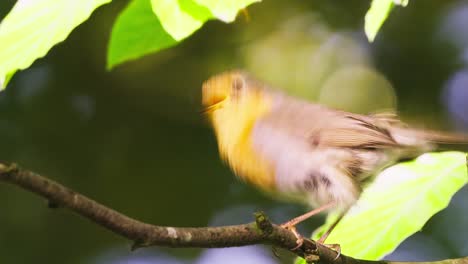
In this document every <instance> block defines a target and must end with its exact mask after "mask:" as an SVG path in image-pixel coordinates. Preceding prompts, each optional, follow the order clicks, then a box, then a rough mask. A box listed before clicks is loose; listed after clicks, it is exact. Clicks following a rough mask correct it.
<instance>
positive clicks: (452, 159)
mask: <svg viewBox="0 0 468 264" xmlns="http://www.w3.org/2000/svg"><path fill="white" fill-rule="evenodd" d="M467 182H468V176H467V168H466V154H464V153H461V152H442V153H427V154H424V155H422V156H420V157H418V158H417V159H415V160H414V161H410V162H405V163H400V164H398V165H395V166H393V167H390V168H388V169H386V170H385V171H383V172H382V173H381V174H379V175H378V176H377V177H376V179H375V180H374V181H373V182H372V183H371V184H370V185H369V186H367V188H366V189H365V190H364V192H363V194H362V196H361V197H360V199H359V200H358V202H357V203H356V205H355V206H354V207H352V208H351V209H350V211H349V212H348V213H347V214H346V216H345V217H344V218H343V220H342V221H341V222H340V223H339V224H338V225H337V227H336V228H335V230H334V231H333V232H332V233H331V235H330V236H329V238H328V239H327V243H338V244H340V245H341V250H342V252H343V254H346V255H348V256H352V257H355V258H360V259H368V260H377V259H381V258H383V257H384V256H385V255H387V254H389V253H391V252H392V251H393V250H394V249H395V248H396V247H397V246H398V245H399V244H400V243H401V242H403V240H405V239H406V238H407V237H409V236H410V235H412V234H414V233H415V232H418V231H419V230H421V228H422V227H423V226H424V224H425V223H426V222H427V221H428V220H429V218H431V216H433V215H434V214H435V213H437V212H439V211H440V210H442V209H444V208H445V207H447V205H448V204H449V202H450V199H451V198H452V196H453V195H454V194H455V193H456V192H457V191H458V190H459V189H461V188H462V187H463V186H464V185H465V184H466V183H467ZM334 217H336V215H335V216H333V215H331V216H329V217H328V218H327V222H326V223H325V225H324V226H322V227H320V228H319V230H318V232H316V233H315V234H314V236H313V237H314V238H317V237H319V235H320V233H321V232H322V231H323V230H325V229H326V228H327V227H328V226H329V225H330V224H331V223H332V221H333V218H334ZM299 263H304V262H303V261H302V260H301V261H299Z"/></svg>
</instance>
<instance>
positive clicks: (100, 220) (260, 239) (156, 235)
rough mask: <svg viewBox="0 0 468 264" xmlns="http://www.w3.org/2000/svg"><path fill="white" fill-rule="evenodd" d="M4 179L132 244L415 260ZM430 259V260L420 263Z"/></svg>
mask: <svg viewBox="0 0 468 264" xmlns="http://www.w3.org/2000/svg"><path fill="white" fill-rule="evenodd" d="M0 181H4V182H7V183H10V184H13V185H17V186H19V187H21V188H23V189H25V190H28V191H31V192H34V193H36V194H38V195H39V196H42V197H44V198H46V199H48V201H49V204H50V205H51V206H52V205H53V206H60V207H66V208H68V209H70V210H71V211H73V212H75V213H77V214H79V215H81V216H83V217H85V218H87V219H89V220H91V221H93V222H95V223H96V224H98V225H100V226H102V227H104V228H107V229H109V230H110V231H112V232H114V233H116V234H119V235H121V236H123V237H125V238H127V239H129V240H131V241H133V242H134V244H133V246H132V249H136V248H140V247H149V246H165V247H175V248H179V247H180V248H182V247H199V248H221V247H237V246H246V245H254V244H268V245H273V246H275V247H278V248H284V249H286V250H289V251H291V252H293V253H294V254H296V255H297V256H300V257H303V258H305V259H306V260H308V262H315V263H335V264H386V263H392V264H402V263H408V264H410V263H411V262H388V261H367V260H358V259H354V258H351V257H348V256H345V255H340V256H339V257H338V258H337V259H335V258H336V256H337V253H336V252H335V251H333V250H331V249H329V248H328V247H325V246H323V245H320V244H316V243H315V242H314V241H312V240H308V239H306V240H305V241H304V243H303V245H302V246H301V247H299V248H297V249H294V248H295V247H296V245H297V244H296V237H295V236H294V234H293V233H292V232H290V231H289V230H286V229H284V228H282V227H280V226H278V225H275V224H272V223H271V222H270V221H269V220H268V218H267V217H266V216H265V215H264V214H263V213H257V214H256V215H255V220H256V221H255V222H252V223H248V224H243V225H235V226H222V227H200V228H191V227H167V226H155V225H150V224H147V223H143V222H140V221H138V220H135V219H133V218H130V217H128V216H126V215H123V214H121V213H119V212H117V211H115V210H113V209H111V208H108V207H106V206H104V205H102V204H100V203H98V202H96V201H94V200H92V199H90V198H87V197H86V196H84V195H81V194H79V193H77V192H75V191H73V190H71V189H69V188H67V187H65V186H63V185H61V184H59V183H57V182H55V181H52V180H50V179H48V178H45V177H43V176H41V175H39V174H36V173H34V172H31V171H28V170H24V169H21V168H19V167H18V166H16V165H15V164H5V163H0ZM420 263H424V262H420ZM427 263H428V264H429V263H431V264H468V257H465V258H460V259H453V260H443V261H436V262H427Z"/></svg>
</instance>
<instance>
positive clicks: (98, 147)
mask: <svg viewBox="0 0 468 264" xmlns="http://www.w3.org/2000/svg"><path fill="white" fill-rule="evenodd" d="M129 2H130V1H114V2H112V3H111V4H109V5H106V6H105V8H104V7H103V8H99V9H97V10H96V11H95V12H94V13H93V15H92V16H91V18H90V19H89V20H87V21H86V22H85V23H83V24H82V25H80V26H79V27H77V28H76V30H74V31H73V32H72V33H71V34H70V35H69V37H68V39H67V40H66V41H65V42H63V43H60V44H59V45H57V46H56V47H54V48H53V49H52V50H51V51H50V52H49V54H48V55H47V56H46V58H45V59H40V60H38V61H37V62H35V63H34V64H33V66H32V67H31V68H29V69H27V70H24V71H22V72H18V73H17V74H16V76H15V77H14V78H13V79H12V80H11V83H10V84H9V87H8V89H6V90H4V91H3V92H2V93H1V94H0V138H1V151H0V160H7V161H14V162H17V163H19V164H20V165H21V166H23V167H25V168H29V169H31V170H34V171H37V172H39V173H42V174H44V175H46V176H49V177H51V178H52V179H54V180H57V181H59V182H61V183H64V184H65V185H67V186H70V187H71V188H73V189H76V190H77V191H79V192H82V193H83V194H85V195H88V196H90V197H91V198H93V199H96V200H98V201H101V202H103V203H104V204H106V205H108V206H111V207H113V208H115V209H117V210H119V211H121V212H123V213H126V214H128V215H130V216H132V217H135V218H137V219H140V220H143V221H146V222H149V223H153V224H159V225H173V226H206V225H210V224H217V225H221V224H236V223H241V222H245V221H249V220H251V219H252V218H253V217H252V216H251V214H252V213H253V212H254V211H255V210H257V209H263V210H266V211H267V213H268V214H269V215H270V216H271V217H272V219H273V220H274V221H275V222H282V221H285V220H286V219H288V218H290V217H292V216H295V215H298V214H300V213H302V212H303V211H304V210H305V209H304V208H301V207H298V206H295V205H289V204H284V203H281V202H278V201H272V200H270V199H269V198H267V197H264V196H263V195H262V194H260V193H258V191H256V190H254V189H252V188H251V187H249V186H247V185H245V184H242V183H239V182H238V181H237V180H236V179H235V178H234V177H233V176H232V173H231V172H230V171H229V170H228V169H227V168H226V167H225V166H224V165H223V164H222V162H221V161H220V160H219V157H218V153H217V149H216V142H215V139H214V137H213V135H212V133H211V130H210V128H209V127H208V126H207V124H206V122H205V120H204V118H203V116H201V115H200V114H199V110H200V105H199V99H200V86H201V83H202V81H203V80H205V79H206V78H208V77H209V76H210V75H212V74H215V73H218V72H221V71H224V70H227V69H232V68H247V69H248V70H250V71H252V72H253V74H254V75H256V76H260V77H261V78H262V79H264V80H266V81H268V82H270V83H271V84H272V85H274V86H277V87H282V88H284V89H287V90H288V91H291V93H295V94H296V95H300V96H304V97H307V98H309V99H314V100H320V98H322V99H323V98H326V99H327V100H329V98H330V96H325V95H326V94H327V93H328V92H327V93H325V92H324V91H329V90H328V89H338V88H339V87H340V86H344V87H346V86H347V85H348V84H349V83H351V82H350V80H349V79H348V77H346V76H349V74H348V75H346V74H342V72H343V71H344V70H349V71H352V70H353V68H354V66H359V67H365V69H366V70H367V71H368V72H372V74H369V76H379V77H378V78H375V79H374V80H384V81H382V83H390V84H391V88H389V87H387V88H384V90H385V91H390V92H388V98H389V99H388V100H387V99H386V100H383V101H382V102H384V103H385V104H387V103H389V102H392V101H391V100H395V98H397V99H398V100H395V101H396V102H394V103H392V105H394V106H397V107H398V110H399V111H400V113H401V114H402V116H403V118H404V119H405V120H406V121H409V122H411V123H415V124H420V125H421V124H424V125H425V126H427V127H431V128H442V129H447V130H449V129H452V128H453V127H454V126H456V125H458V124H457V123H454V122H452V121H451V119H450V116H449V115H448V112H447V110H446V109H445V107H444V104H443V96H442V94H443V91H442V89H443V87H444V85H445V84H446V83H447V81H448V80H449V79H450V78H451V76H452V75H453V74H454V73H455V72H456V71H459V70H462V69H463V67H464V65H463V63H462V62H461V60H460V56H461V54H462V53H463V51H461V50H460V49H459V48H458V47H457V46H456V45H454V44H453V43H452V42H450V40H449V39H448V38H447V37H446V36H444V35H442V34H440V30H441V25H442V24H443V23H444V21H445V19H446V18H447V17H449V16H450V15H451V12H452V11H451V10H454V9H460V10H461V9H462V7H463V1H461V0H460V1H455V0H452V1H411V2H410V5H408V6H407V7H406V8H399V9H395V10H394V12H393V14H392V16H391V19H389V20H388V21H386V22H385V24H384V25H383V27H382V29H381V31H380V33H379V37H378V38H376V41H375V42H374V43H373V44H372V45H369V44H368V43H367V41H366V39H365V35H364V32H363V30H362V29H363V23H364V20H363V18H364V16H365V13H366V12H367V9H368V8H369V2H368V1H362V0H353V1H339V0H329V1H302V0H294V1H279V0H270V1H264V2H263V3H261V4H256V5H252V7H249V8H248V13H249V16H250V20H249V21H246V19H243V18H242V17H239V18H238V20H237V21H236V22H235V23H232V24H225V23H221V22H219V21H208V22H207V23H206V25H205V26H204V27H202V28H201V29H200V30H199V31H198V32H197V34H193V35H192V36H191V37H190V38H187V39H185V40H184V41H182V42H181V43H180V44H179V45H177V46H174V47H172V48H170V49H165V50H161V51H160V52H158V53H156V54H152V55H150V56H145V57H143V58H141V59H140V60H137V61H132V62H128V63H125V64H122V65H120V66H119V67H116V68H115V69H114V70H113V71H111V72H106V71H105V68H106V64H107V62H106V58H105V54H106V52H107V47H108V43H109V39H111V28H112V26H113V24H114V21H118V19H119V18H118V16H119V14H120V13H121V12H122V11H123V10H125V8H126V7H127V5H128V4H129ZM14 3H15V1H12V0H6V1H0V17H1V18H3V17H5V15H6V14H7V13H8V11H9V10H10V9H11V8H12V6H13V4H14ZM296 21H299V22H296ZM129 30H130V29H129ZM289 33H291V34H289ZM460 35H462V34H460ZM129 51H131V50H129ZM268 51H269V52H268ZM283 51H287V52H283ZM295 51H297V52H295ZM262 54H265V55H262ZM260 55H262V56H261V57H257V56H260ZM282 55H284V56H282ZM129 58H130V57H129ZM350 75H352V74H350ZM343 76H345V77H343ZM352 77H353V76H352ZM309 80H314V82H310V83H309V85H308V81H309ZM330 80H332V81H330ZM355 80H356V85H350V86H351V87H356V88H357V89H359V87H361V85H364V84H367V85H366V89H372V87H375V89H378V91H377V94H378V95H381V94H384V93H383V92H379V91H380V89H382V88H381V87H380V85H376V84H375V83H374V84H373V81H372V80H371V79H369V80H371V81H365V82H364V81H362V79H360V78H356V79H355ZM379 82H380V81H379ZM327 83H328V84H327ZM325 84H327V85H325ZM367 86H368V87H367ZM376 86H377V87H376ZM324 87H325V88H324ZM337 87H338V88H337ZM372 92H373V93H374V92H376V91H372ZM335 93H336V98H337V100H336V101H333V103H334V104H336V106H342V107H343V108H348V107H356V108H354V109H357V110H359V111H369V110H370V108H369V107H368V106H366V104H367V103H366V98H362V99H359V100H358V101H359V103H357V104H353V105H350V104H348V103H347V101H343V100H344V99H347V98H343V100H342V99H340V97H341V96H342V93H338V92H335ZM332 95H333V93H332ZM331 97H333V96H331ZM393 97H395V98H393ZM392 98H393V99H392ZM379 99H380V98H379ZM389 100H390V101H389ZM370 101H376V100H374V99H373V98H368V99H367V102H370ZM340 102H341V103H340ZM342 102H344V103H342ZM327 103H330V102H327ZM384 103H379V104H377V105H376V106H373V107H372V109H375V108H379V107H385V106H386V105H385V104H384ZM360 105H363V106H362V107H360ZM358 108H359V109H358ZM467 198H468V191H467V189H466V188H464V189H462V191H461V192H459V193H458V194H457V195H456V196H455V198H454V199H453V201H452V203H451V205H450V206H449V207H448V208H447V209H446V210H444V211H442V212H441V213H440V214H437V215H436V216H435V217H434V218H432V219H431V220H430V221H429V223H428V224H427V225H426V226H425V227H424V228H423V231H422V232H419V233H417V234H416V235H415V236H413V237H411V238H410V239H408V240H407V242H405V243H403V245H402V246H401V247H400V249H398V250H397V251H396V253H394V255H392V256H391V258H393V259H402V258H403V259H405V260H428V259H436V258H449V257H458V256H461V255H468V247H467V246H466V245H468V242H467V241H466V238H467V237H468V234H466V228H464V226H465V225H466V222H467V221H468V218H467V216H465V215H464V213H463V212H464V211H466V210H467V209H468V208H467V204H466V202H465V201H466V200H467ZM0 200H2V201H3V202H2V203H1V204H0V208H1V212H0V225H1V226H2V228H0V248H1V250H0V262H2V263H3V262H5V263H8V262H9V263H37V262H47V263H124V262H122V261H124V260H125V261H126V262H131V261H130V260H131V259H133V258H137V257H138V258H145V257H147V256H151V257H152V261H151V262H150V263H169V262H168V261H167V256H168V255H169V256H173V257H172V258H171V259H175V258H177V261H179V262H178V263H181V262H187V263H201V262H200V261H201V260H200V259H201V258H199V256H200V254H201V256H206V254H207V252H209V251H205V250H192V249H176V250H175V249H161V248H151V249H144V250H141V251H137V252H129V247H130V243H129V242H128V241H125V240H123V239H121V238H119V237H117V236H115V235H114V234H111V233H110V232H108V231H106V230H103V229H102V228H100V227H98V226H96V225H94V224H92V223H89V222H88V221H86V220H83V219H81V218H79V217H76V216H75V215H73V214H71V213H70V212H68V211H66V210H60V209H59V210H49V209H47V208H46V203H45V202H44V201H42V200H41V199H38V198H37V197H36V196H34V195H32V194H29V193H26V192H24V191H20V190H18V189H16V188H12V187H11V186H8V185H4V184H0ZM322 220H323V219H318V218H316V219H311V220H310V221H309V222H307V223H306V224H304V226H301V228H303V230H302V231H303V232H310V231H311V230H313V229H314V228H315V227H316V226H317V225H318V224H320V223H321V222H322ZM411 249H413V250H411ZM405 250H406V251H405ZM256 252H257V251H256ZM266 252H267V257H268V259H269V261H270V262H268V263H275V262H277V260H276V259H275V258H274V257H273V256H272V255H268V253H269V250H268V249H267V250H266ZM226 254H227V253H226ZM235 254H238V255H241V254H240V253H239V252H238V251H237V253H235ZM245 254H247V253H245ZM405 254H406V255H405ZM282 255H283V257H284V258H286V259H287V258H288V255H287V254H286V253H284V254H282ZM163 257H164V258H163ZM290 257H291V256H289V258H290ZM229 258H230V259H232V260H236V259H237V258H236V255H232V256H230V257H229ZM153 259H154V260H153ZM163 259H164V260H163ZM118 261H121V262H118ZM197 261H198V262H197ZM290 261H291V260H290V259H287V260H286V262H289V263H290ZM147 262H149V260H148V261H147ZM243 263H245V264H246V263H247V262H245V261H243ZM257 263H259V262H257ZM265 263H267V262H265Z"/></svg>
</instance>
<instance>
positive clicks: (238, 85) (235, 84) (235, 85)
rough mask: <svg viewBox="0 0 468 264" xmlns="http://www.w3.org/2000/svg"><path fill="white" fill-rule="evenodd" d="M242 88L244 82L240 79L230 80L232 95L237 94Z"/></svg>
mask: <svg viewBox="0 0 468 264" xmlns="http://www.w3.org/2000/svg"><path fill="white" fill-rule="evenodd" d="M243 88H244V80H243V79H242V78H239V77H236V78H234V79H233V80H232V91H233V92H234V93H239V92H240V91H241V90H242V89H243Z"/></svg>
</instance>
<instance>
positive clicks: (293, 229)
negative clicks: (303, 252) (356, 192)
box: [281, 202, 336, 249]
mask: <svg viewBox="0 0 468 264" xmlns="http://www.w3.org/2000/svg"><path fill="white" fill-rule="evenodd" d="M335 205H336V202H330V203H328V204H325V205H322V206H320V207H318V208H315V209H314V210H312V211H310V212H308V213H305V214H303V215H300V216H298V217H295V218H293V219H291V220H289V221H288V222H286V223H284V224H282V225H281V227H283V228H286V229H288V230H290V231H291V232H293V234H294V235H295V236H296V238H297V246H296V247H295V248H294V249H297V248H299V247H301V246H302V243H304V238H303V237H302V235H301V234H299V232H297V230H296V225H297V224H299V223H300V222H302V221H304V220H307V219H309V218H310V217H312V216H314V215H316V214H318V213H321V212H323V211H325V210H327V209H329V208H331V207H333V206H335ZM330 232H331V230H330ZM327 236H328V235H327ZM325 238H326V237H325Z"/></svg>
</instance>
